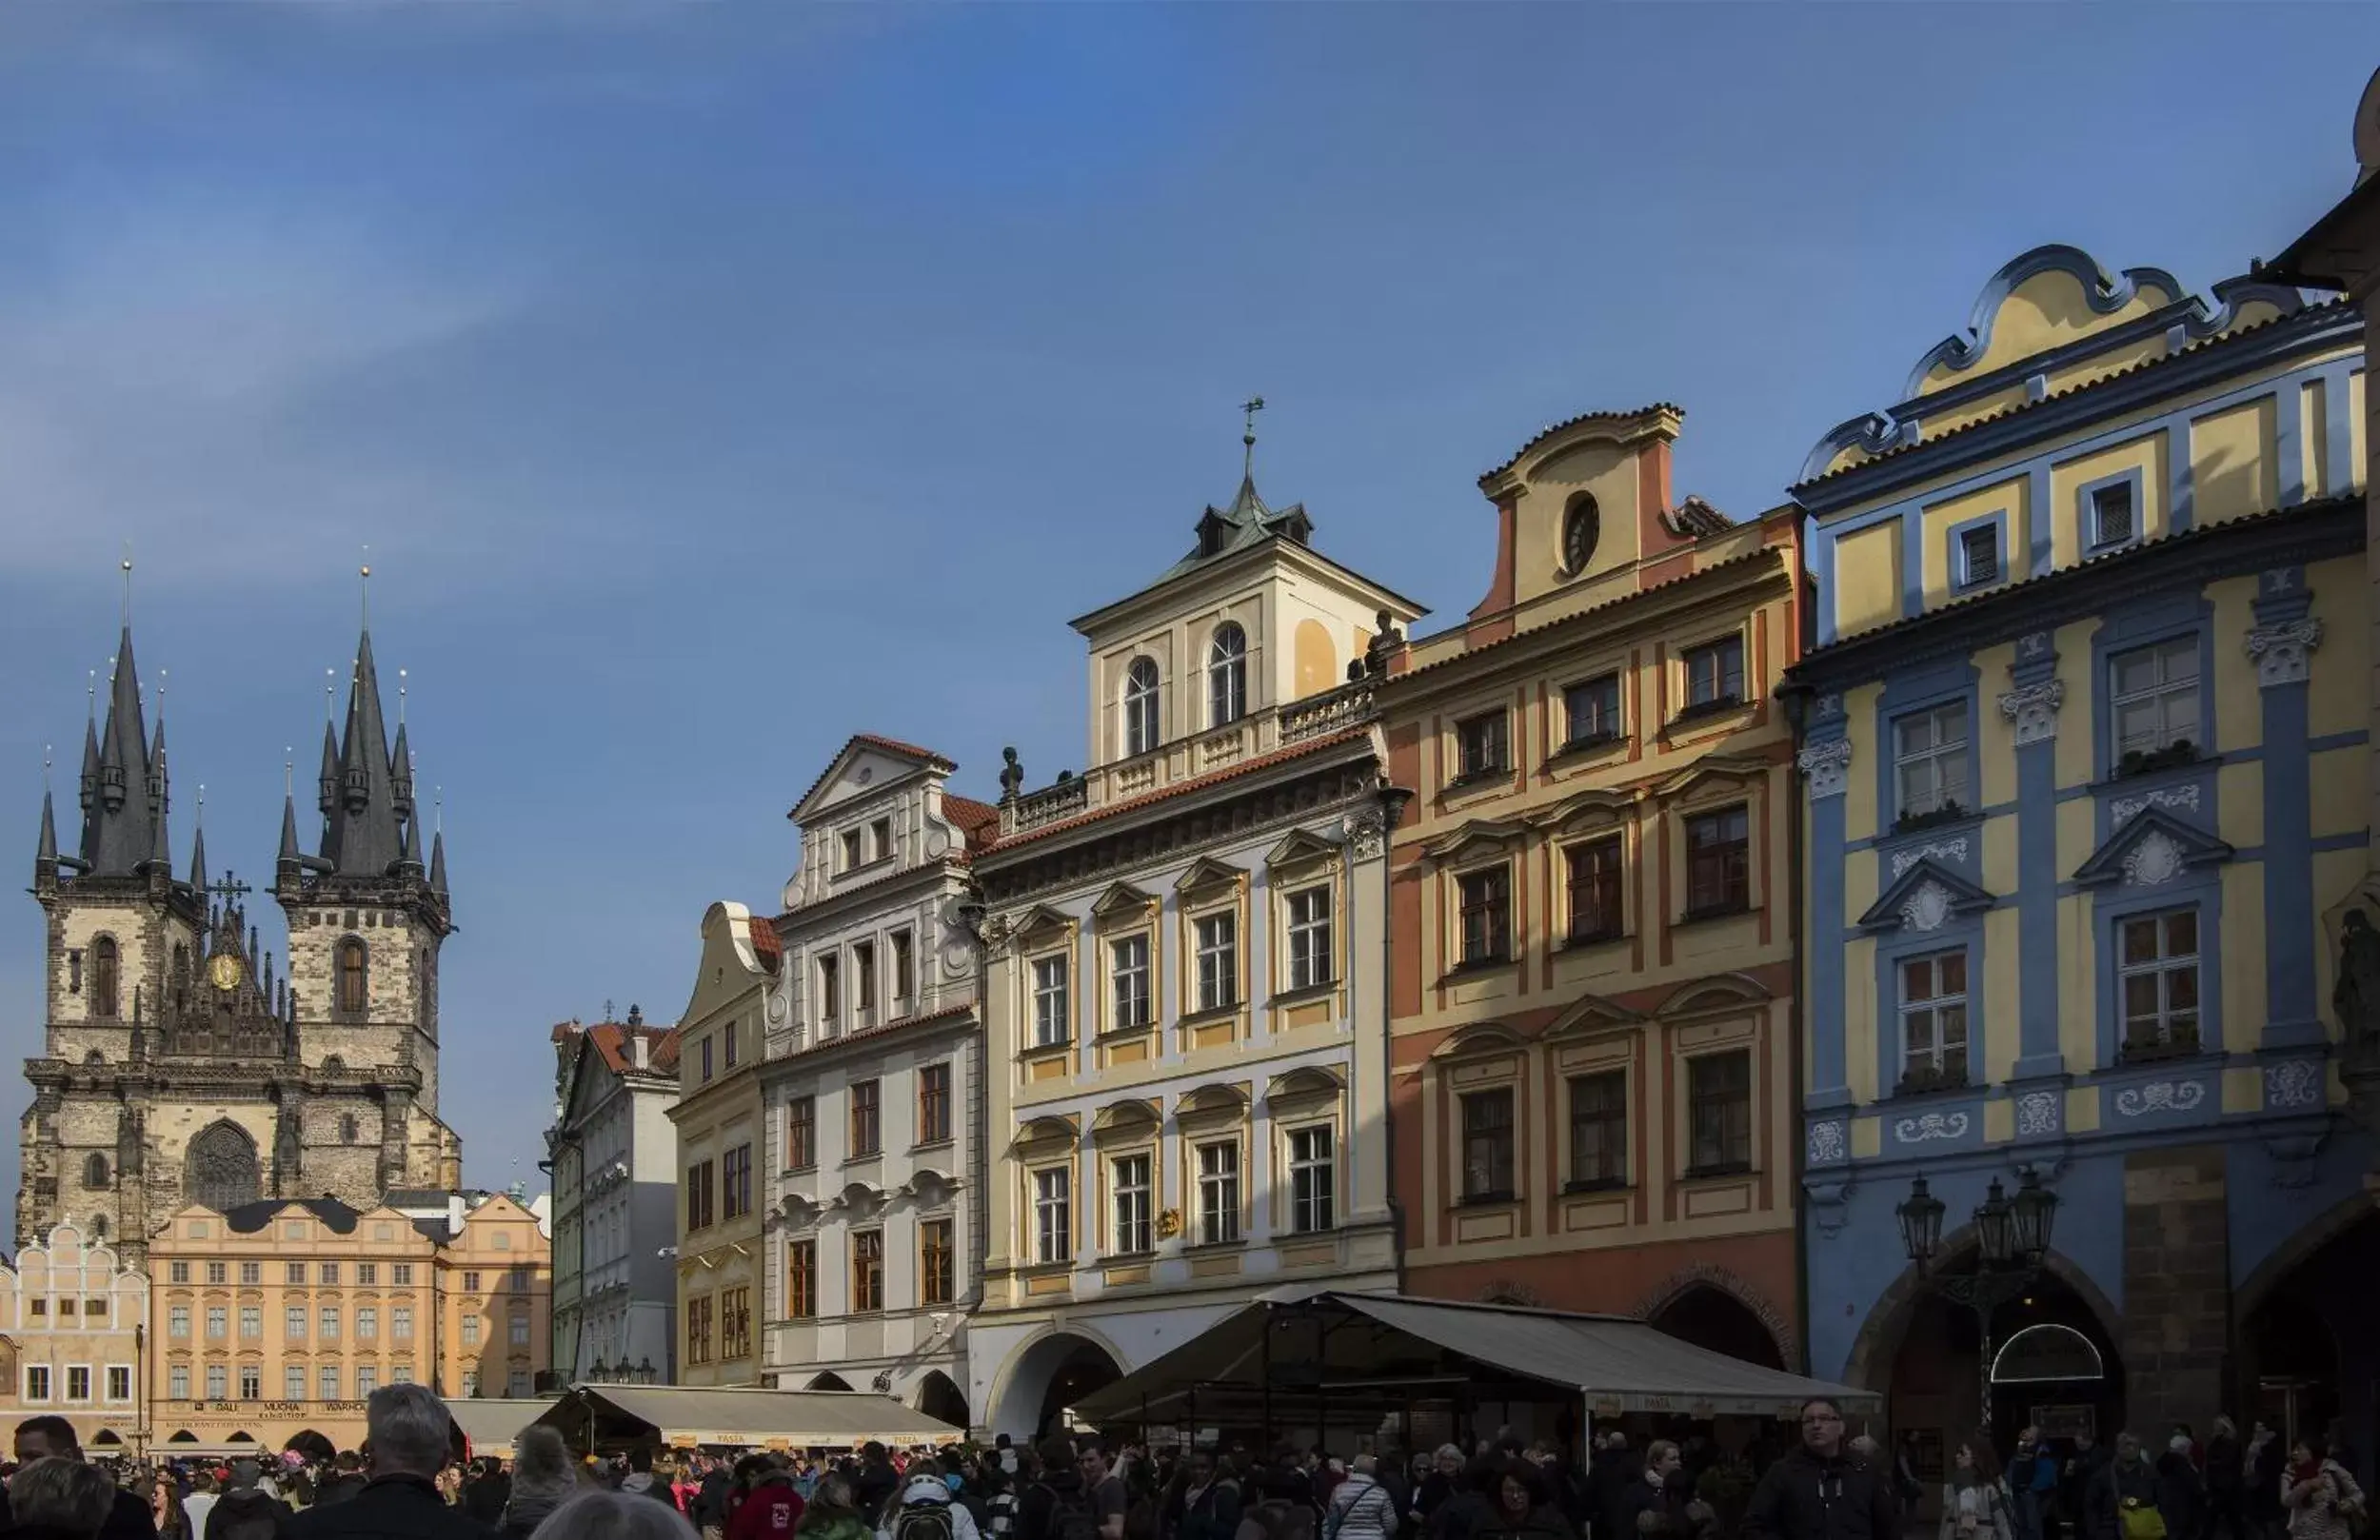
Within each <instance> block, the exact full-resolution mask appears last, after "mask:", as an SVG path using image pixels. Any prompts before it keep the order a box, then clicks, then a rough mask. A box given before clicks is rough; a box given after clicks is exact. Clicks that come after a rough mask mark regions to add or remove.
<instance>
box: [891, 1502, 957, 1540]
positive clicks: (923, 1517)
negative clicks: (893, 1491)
mask: <svg viewBox="0 0 2380 1540" xmlns="http://www.w3.org/2000/svg"><path fill="white" fill-rule="evenodd" d="M892 1532H893V1540H952V1527H951V1523H950V1505H949V1504H948V1503H903V1504H902V1505H901V1515H900V1517H899V1518H897V1519H895V1520H894V1521H893V1527H892Z"/></svg>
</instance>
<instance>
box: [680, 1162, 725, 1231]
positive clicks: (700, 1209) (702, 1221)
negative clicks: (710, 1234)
mask: <svg viewBox="0 0 2380 1540" xmlns="http://www.w3.org/2000/svg"><path fill="white" fill-rule="evenodd" d="M715 1169H716V1168H715V1167H714V1166H713V1165H712V1163H711V1162H710V1161H707V1160H698V1161H696V1162H695V1163H694V1164H693V1165H690V1166H688V1167H686V1169H685V1227H686V1229H688V1230H702V1229H704V1228H707V1227H708V1226H709V1224H710V1223H711V1221H712V1219H713V1218H715V1217H716V1216H717V1212H718V1211H717V1210H716V1209H715V1208H714V1207H713V1204H714V1203H715V1201H716V1199H715V1196H714V1186H713V1177H714V1175H715Z"/></svg>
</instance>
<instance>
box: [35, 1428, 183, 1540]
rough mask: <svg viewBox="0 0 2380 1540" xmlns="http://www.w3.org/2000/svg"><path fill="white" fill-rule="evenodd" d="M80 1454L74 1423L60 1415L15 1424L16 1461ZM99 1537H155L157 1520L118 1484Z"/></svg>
mask: <svg viewBox="0 0 2380 1540" xmlns="http://www.w3.org/2000/svg"><path fill="white" fill-rule="evenodd" d="M82 1458H83V1445H82V1440H81V1439H80V1438H79V1437H78V1436H77V1435H76V1433H75V1431H74V1425H73V1424H72V1423H70V1422H69V1421H67V1420H66V1419H65V1418H64V1417H59V1416H50V1415H44V1416H39V1417H28V1418H26V1419H25V1420H24V1421H23V1422H20V1423H18V1424H17V1425H16V1463H17V1464H18V1465H20V1466H23V1465H30V1464H31V1463H32V1462H33V1461H35V1460H48V1459H60V1460H80V1459H82ZM99 1540H157V1520H156V1518H155V1517H154V1516H153V1515H151V1514H150V1512H149V1504H148V1503H146V1502H144V1501H143V1500H142V1499H140V1498H138V1497H135V1496H133V1495H132V1494H131V1493H130V1492H129V1491H123V1490H122V1489H120V1488H119V1489H118V1490H117V1491H116V1496H115V1506H114V1507H113V1508H110V1509H109V1510H108V1522H107V1523H105V1524H103V1525H101V1526H100V1528H99Z"/></svg>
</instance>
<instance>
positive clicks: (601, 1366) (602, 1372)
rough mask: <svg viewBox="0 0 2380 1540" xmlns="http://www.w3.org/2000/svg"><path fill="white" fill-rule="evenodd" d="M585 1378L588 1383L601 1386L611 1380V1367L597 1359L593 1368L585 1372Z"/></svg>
mask: <svg viewBox="0 0 2380 1540" xmlns="http://www.w3.org/2000/svg"><path fill="white" fill-rule="evenodd" d="M586 1377H587V1380H588V1382H589V1383H591V1384H595V1385H601V1384H603V1383H605V1381H606V1380H608V1379H610V1378H611V1366H610V1365H609V1364H606V1363H605V1362H604V1361H603V1360H602V1359H601V1358H598V1359H596V1360H595V1363H594V1366H593V1367H592V1368H590V1369H588V1370H587V1372H586Z"/></svg>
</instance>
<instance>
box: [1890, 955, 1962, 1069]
mask: <svg viewBox="0 0 2380 1540" xmlns="http://www.w3.org/2000/svg"><path fill="white" fill-rule="evenodd" d="M1900 975H1901V1000H1900V1011H1901V1087H1902V1089H1904V1090H1909V1091H1925V1090H1932V1089H1934V1087H1936V1086H1946V1085H1965V1084H1966V1083H1967V953H1966V951H1965V949H1964V948H1961V949H1960V950H1958V951H1955V952H1936V953H1934V954H1933V955H1931V956H1929V957H1922V958H1908V959H1906V960H1904V961H1903V962H1902V963H1901V965H1900Z"/></svg>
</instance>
